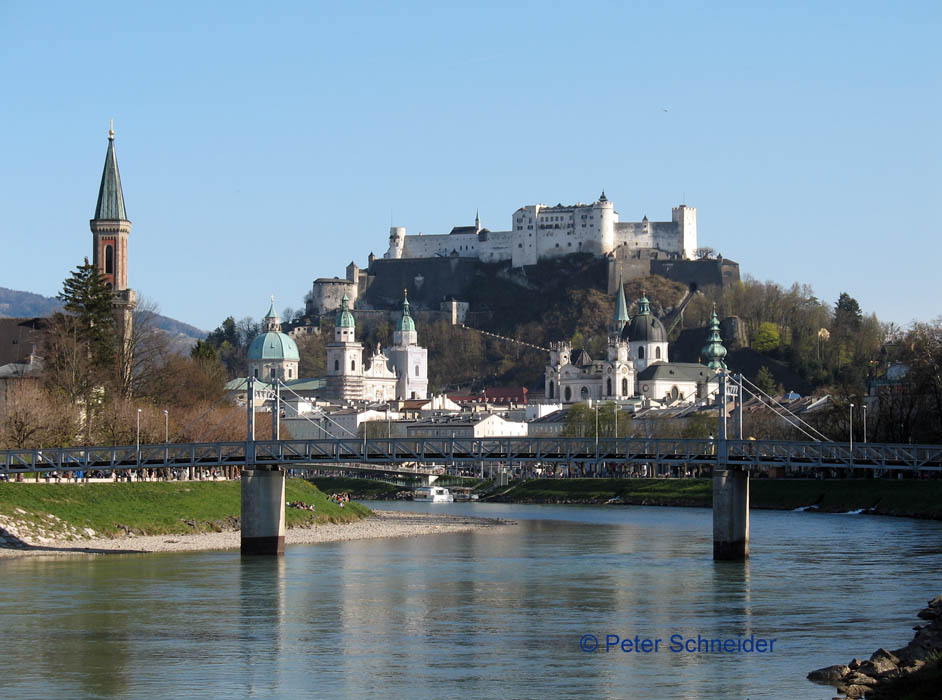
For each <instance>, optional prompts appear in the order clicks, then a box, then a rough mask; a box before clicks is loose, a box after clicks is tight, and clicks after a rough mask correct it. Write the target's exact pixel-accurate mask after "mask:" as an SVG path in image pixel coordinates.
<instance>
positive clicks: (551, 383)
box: [549, 380, 556, 399]
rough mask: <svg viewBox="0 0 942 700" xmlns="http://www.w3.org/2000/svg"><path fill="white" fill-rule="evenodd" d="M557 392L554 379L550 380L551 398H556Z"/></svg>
mask: <svg viewBox="0 0 942 700" xmlns="http://www.w3.org/2000/svg"><path fill="white" fill-rule="evenodd" d="M555 394H556V385H555V384H554V383H553V381H552V380H550V384H549V398H551V399H553V398H556V396H555Z"/></svg>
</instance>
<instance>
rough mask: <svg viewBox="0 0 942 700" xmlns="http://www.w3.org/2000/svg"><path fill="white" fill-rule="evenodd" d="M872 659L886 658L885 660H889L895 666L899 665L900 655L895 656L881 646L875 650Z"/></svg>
mask: <svg viewBox="0 0 942 700" xmlns="http://www.w3.org/2000/svg"><path fill="white" fill-rule="evenodd" d="M870 660H871V661H877V660H885V661H889V662H890V663H891V664H893V665H894V666H899V657H897V656H894V655H893V654H892V652H889V651H887V650H886V649H884V648H883V647H880V648H879V649H877V650H876V651H875V652H873V654H872V655H871V656H870Z"/></svg>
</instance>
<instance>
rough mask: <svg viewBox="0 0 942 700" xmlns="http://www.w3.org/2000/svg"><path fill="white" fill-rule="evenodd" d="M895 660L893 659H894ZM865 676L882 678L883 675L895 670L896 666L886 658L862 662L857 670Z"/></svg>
mask: <svg viewBox="0 0 942 700" xmlns="http://www.w3.org/2000/svg"><path fill="white" fill-rule="evenodd" d="M894 658H895V657H894ZM857 670H858V671H859V672H860V673H862V674H864V675H865V676H873V677H877V676H882V675H883V674H884V673H888V672H890V671H895V670H896V664H895V663H893V662H892V661H890V660H889V659H886V658H876V659H871V660H870V661H864V662H863V663H862V664H860V667H859V668H858V669H857Z"/></svg>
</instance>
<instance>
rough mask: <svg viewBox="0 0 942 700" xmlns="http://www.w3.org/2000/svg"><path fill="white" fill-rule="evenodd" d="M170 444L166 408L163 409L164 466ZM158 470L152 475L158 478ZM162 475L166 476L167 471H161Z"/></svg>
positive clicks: (167, 459)
mask: <svg viewBox="0 0 942 700" xmlns="http://www.w3.org/2000/svg"><path fill="white" fill-rule="evenodd" d="M168 444H170V411H168V410H167V409H166V408H165V409H164V466H166V465H167V462H169V461H170V453H169V451H168V449H167V445H168ZM159 473H160V472H155V473H154V476H155V477H156V478H157V479H158V480H159V479H160V476H158V474H159ZM163 476H164V477H165V478H166V476H167V471H166V470H164V471H163Z"/></svg>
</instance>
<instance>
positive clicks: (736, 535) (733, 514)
mask: <svg viewBox="0 0 942 700" xmlns="http://www.w3.org/2000/svg"><path fill="white" fill-rule="evenodd" d="M713 558H714V559H715V560H717V561H741V560H743V559H748V558H749V472H748V471H745V470H743V469H738V468H735V467H732V468H728V467H727V468H723V469H714V470H713Z"/></svg>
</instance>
